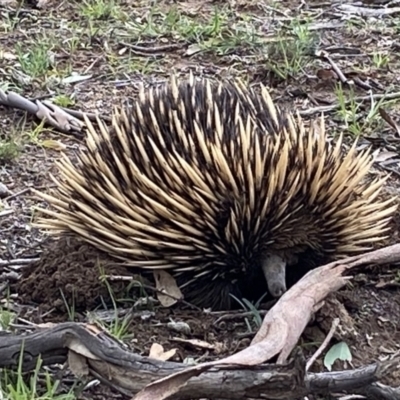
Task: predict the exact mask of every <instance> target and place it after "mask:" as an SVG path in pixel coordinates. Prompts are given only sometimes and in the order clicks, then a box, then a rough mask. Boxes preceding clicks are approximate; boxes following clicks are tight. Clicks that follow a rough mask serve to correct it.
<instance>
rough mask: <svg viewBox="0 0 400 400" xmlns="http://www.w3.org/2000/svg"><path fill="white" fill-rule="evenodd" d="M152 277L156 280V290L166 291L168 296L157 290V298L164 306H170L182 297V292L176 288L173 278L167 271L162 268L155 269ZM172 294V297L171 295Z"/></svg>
mask: <svg viewBox="0 0 400 400" xmlns="http://www.w3.org/2000/svg"><path fill="white" fill-rule="evenodd" d="M153 275H154V279H155V281H156V288H157V290H159V291H161V292H164V293H167V294H169V295H170V296H166V295H164V294H162V293H160V292H157V298H158V300H159V301H160V303H161V304H162V306H164V307H171V306H172V305H174V304H175V303H176V302H177V301H178V300H180V299H182V297H183V296H182V292H181V291H180V289H179V288H178V285H177V284H176V281H175V279H174V278H173V277H172V275H170V274H169V273H168V272H166V271H164V270H157V271H154V272H153ZM171 296H172V297H171Z"/></svg>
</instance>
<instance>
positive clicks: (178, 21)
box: [126, 7, 262, 55]
mask: <svg viewBox="0 0 400 400" xmlns="http://www.w3.org/2000/svg"><path fill="white" fill-rule="evenodd" d="M126 29H127V32H129V36H130V37H131V38H132V39H137V40H140V39H144V38H152V37H160V36H165V37H171V38H173V39H174V40H184V41H186V42H189V43H191V44H192V45H193V46H195V47H196V49H197V51H202V52H214V53H216V54H218V55H224V54H228V53H229V52H231V51H232V50H234V49H237V48H239V47H250V48H255V47H258V46H261V45H262V40H261V37H260V35H259V34H258V33H257V32H258V31H257V29H255V28H254V21H251V20H246V18H245V17H242V16H239V15H237V14H235V13H232V12H231V11H230V10H229V9H228V8H227V7H225V8H214V10H213V12H212V14H211V17H210V18H202V17H199V16H191V15H187V13H184V12H182V11H181V10H179V9H178V8H177V7H171V8H170V9H169V10H168V12H166V13H165V12H163V11H162V10H160V9H158V8H156V7H154V8H153V9H152V10H151V12H150V13H149V14H148V15H147V16H146V18H143V19H135V20H131V21H129V22H128V23H127V24H126ZM197 51H196V52H197Z"/></svg>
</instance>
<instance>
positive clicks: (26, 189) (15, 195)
mask: <svg viewBox="0 0 400 400" xmlns="http://www.w3.org/2000/svg"><path fill="white" fill-rule="evenodd" d="M30 190H31V188H25V189H23V190H21V191H19V192H17V193H14V194H12V195H10V196H8V197H6V198H5V199H4V201H9V200H11V199H15V198H16V197H19V196H21V195H22V194H25V193H26V192H29V191H30Z"/></svg>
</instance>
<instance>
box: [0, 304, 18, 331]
mask: <svg viewBox="0 0 400 400" xmlns="http://www.w3.org/2000/svg"><path fill="white" fill-rule="evenodd" d="M15 318H16V314H15V313H13V312H12V311H9V310H5V309H3V308H1V307H0V330H2V331H7V330H9V328H10V325H11V324H12V323H13V322H14V321H15Z"/></svg>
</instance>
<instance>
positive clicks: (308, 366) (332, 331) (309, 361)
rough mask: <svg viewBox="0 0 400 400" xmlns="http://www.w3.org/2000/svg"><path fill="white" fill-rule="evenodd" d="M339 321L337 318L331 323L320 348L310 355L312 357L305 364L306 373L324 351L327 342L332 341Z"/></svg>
mask: <svg viewBox="0 0 400 400" xmlns="http://www.w3.org/2000/svg"><path fill="white" fill-rule="evenodd" d="M339 322H340V319H339V318H335V319H334V320H333V321H332V326H331V329H330V330H329V332H328V334H327V335H326V338H325V340H324V341H323V342H322V344H321V346H319V347H318V350H317V351H316V352H315V353H314V354H313V355H312V357H311V358H310V359H309V360H308V362H307V364H306V371H308V370H309V369H310V367H311V366H312V365H313V364H314V362H315V361H316V359H317V358H318V357H319V356H320V355H321V354H322V352H323V351H324V350H325V348H326V346H328V344H329V342H330V341H331V339H332V336H333V335H334V333H335V332H336V329H337V327H338V325H339Z"/></svg>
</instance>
